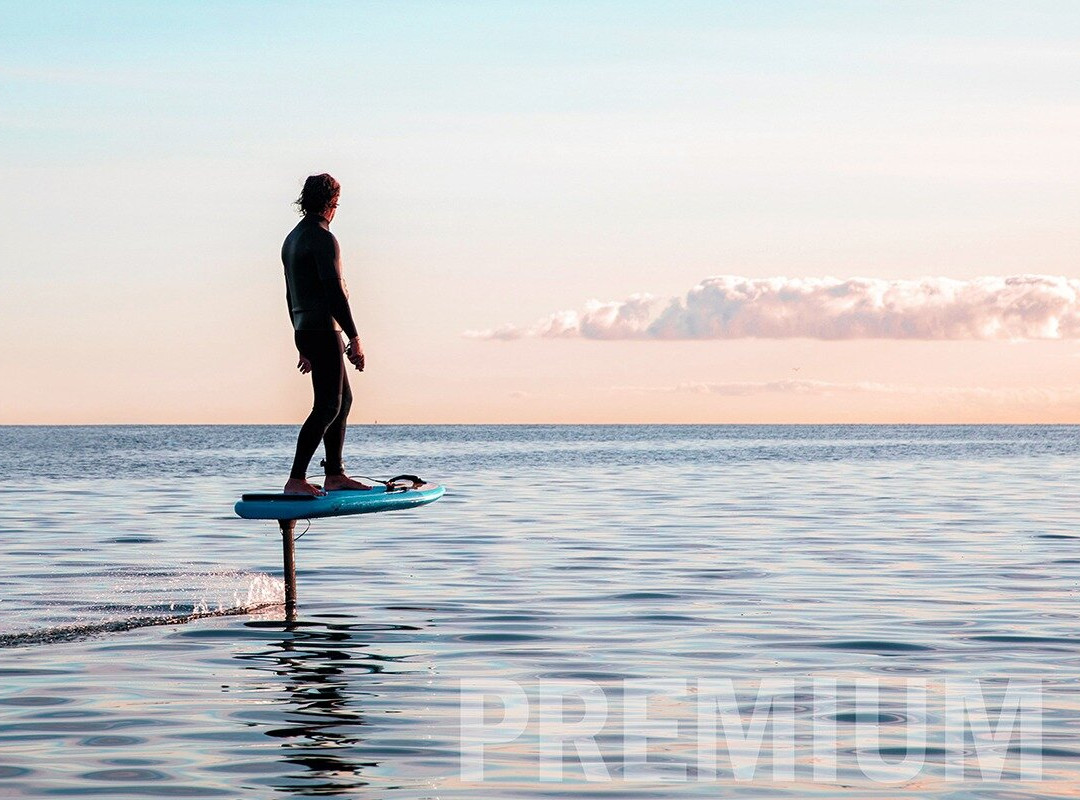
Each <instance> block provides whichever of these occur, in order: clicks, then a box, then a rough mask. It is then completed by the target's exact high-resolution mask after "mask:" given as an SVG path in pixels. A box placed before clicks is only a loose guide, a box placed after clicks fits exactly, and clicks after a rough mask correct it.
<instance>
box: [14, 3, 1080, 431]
mask: <svg viewBox="0 0 1080 800" xmlns="http://www.w3.org/2000/svg"><path fill="white" fill-rule="evenodd" d="M3 19H4V22H3V25H2V27H0V176H2V178H3V191H2V192H0V375H2V376H3V377H2V380H3V387H4V391H3V393H2V395H0V423H82V422H85V423H95V422H106V423H114V422H115V423H121V422H222V423H225V422H227V423H243V422H251V423H261V422H295V423H299V422H300V421H301V420H302V419H303V417H304V416H305V414H306V411H307V408H308V407H309V405H310V389H309V385H308V382H307V379H306V378H305V377H303V376H301V375H299V373H297V372H296V371H295V360H296V359H295V350H294V348H293V345H292V336H291V330H290V328H289V322H288V317H287V313H286V308H285V301H284V285H283V278H282V270H281V264H280V259H279V250H280V246H281V240H282V239H283V237H284V236H285V234H286V233H287V232H288V231H289V229H290V228H291V227H292V226H293V225H294V224H295V220H296V214H295V212H294V211H293V209H292V207H291V205H290V203H291V201H292V200H293V199H295V197H296V194H297V192H298V190H299V187H300V184H301V182H302V180H303V178H304V177H305V176H306V175H308V174H311V173H314V172H323V171H328V172H331V173H332V174H334V175H335V176H336V177H337V178H338V179H339V180H340V181H341V183H342V184H343V187H344V188H343V194H342V197H341V204H340V208H339V209H338V217H337V219H335V221H334V223H333V226H332V230H333V231H334V232H335V233H336V235H337V236H338V238H339V240H340V243H341V247H342V253H343V258H344V265H345V271H346V275H347V277H348V282H349V286H350V289H351V291H352V298H353V308H354V313H355V316H356V318H357V320H358V322H359V327H360V331H361V335H362V337H363V339H364V341H365V346H366V350H367V354H368V369H367V371H366V372H365V373H364V374H363V375H357V374H355V373H353V387H354V392H355V394H356V398H357V399H356V402H355V405H354V408H353V415H352V420H353V421H354V422H357V423H364V422H372V421H375V420H378V421H379V422H382V423H397V422H987V421H1016V422H1044V421H1061V422H1080V341H1078V338H1080V148H1078V147H1077V142H1080V57H1078V53H1080V3H1076V2H1074V0H1027V1H1026V2H1023V3H1021V2H1015V1H1013V0H1009V1H1008V2H1004V1H1003V2H996V1H995V0H945V1H944V2H943V1H942V0H927V1H926V2H920V0H906V1H905V2H867V0H849V1H848V2H834V1H832V0H805V1H798V2H796V1H792V2H785V1H784V0H756V1H755V2H745V0H740V1H739V2H724V1H723V0H702V1H701V2H693V1H691V0H663V1H662V2H661V1H659V0H657V1H656V2H638V1H635V0H618V1H617V2H616V1H613V2H596V1H594V0H543V1H541V0H534V1H533V2H515V1H514V0H498V1H497V2H493V1H492V0H454V1H453V2H450V1H449V0H446V1H441V2H423V1H422V0H411V1H410V2H382V1H380V2H308V3H303V4H299V3H285V2H267V0H258V1H257V2H206V3H198V2H184V3H161V2H153V1H144V2H135V1H132V2H93V3H88V2H69V3H60V2H37V1H36V0H35V2H33V3H13V2H6V3H4V6H3Z"/></svg>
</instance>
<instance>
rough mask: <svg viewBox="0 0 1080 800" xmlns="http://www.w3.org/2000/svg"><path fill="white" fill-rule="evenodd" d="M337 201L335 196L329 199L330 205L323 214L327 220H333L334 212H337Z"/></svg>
mask: <svg viewBox="0 0 1080 800" xmlns="http://www.w3.org/2000/svg"><path fill="white" fill-rule="evenodd" d="M337 201H338V199H337V198H336V197H335V198H334V199H333V200H331V201H330V205H329V206H328V207H327V209H326V213H325V214H323V216H324V217H326V221H327V222H330V221H331V220H333V219H334V214H336V213H337Z"/></svg>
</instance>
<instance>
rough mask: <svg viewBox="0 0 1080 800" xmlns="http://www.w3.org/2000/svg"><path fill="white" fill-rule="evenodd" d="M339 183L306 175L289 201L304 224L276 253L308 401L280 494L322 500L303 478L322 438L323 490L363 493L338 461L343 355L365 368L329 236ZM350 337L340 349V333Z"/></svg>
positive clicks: (345, 398) (345, 394) (346, 396)
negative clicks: (306, 381)
mask: <svg viewBox="0 0 1080 800" xmlns="http://www.w3.org/2000/svg"><path fill="white" fill-rule="evenodd" d="M340 194H341V184H339V183H338V182H337V181H336V180H334V179H333V178H332V177H331V176H330V175H326V174H322V175H312V176H311V177H309V178H308V179H307V180H306V181H304V188H303V190H302V191H301V192H300V199H298V200H297V201H296V205H297V206H299V208H300V211H301V213H302V214H303V215H304V218H303V219H302V220H300V222H299V224H298V225H297V226H296V227H295V228H293V229H292V232H291V233H290V234H289V235H288V236H287V237H286V238H285V244H283V245H282V247H281V260H282V263H284V265H285V297H286V300H287V301H288V304H289V315H290V316H291V317H292V324H293V330H294V331H295V334H294V336H295V340H296V349H297V350H298V351H299V352H300V360H299V362H298V363H297V365H296V366H297V367H298V368H299V370H300V372H302V373H304V374H307V373H309V372H310V373H311V386H312V389H313V390H314V394H315V401H314V403H313V404H312V406H311V413H310V414H309V415H308V418H307V420H305V421H304V425H303V427H302V428H300V435H299V436H298V437H297V439H296V456H295V457H294V458H293V464H292V471H291V472H290V473H289V480H288V482H287V483H286V484H285V493H286V494H310V495H321V494H323V493H324V492H323V491H322V490H320V489H319V488H318V487H317V486H315V485H313V484H311V483H309V482H308V480H307V468H308V464H309V463H311V457H312V456H313V455H314V454H315V450H316V449H317V448H318V446H319V441H320V440H322V442H323V445H324V446H325V447H326V460H325V461H323V462H322V464H323V467H325V470H326V480H325V482H324V483H323V486H324V487H325V489H326V491H334V490H336V489H370V488H371V487H370V486H365V485H364V484H362V483H360V482H359V481H354V480H353V479H352V478H350V477H348V476H347V475H346V474H345V467H344V465H343V464H342V461H341V450H342V445H343V444H344V443H345V421H346V419H347V418H348V416H349V408H350V407H351V406H352V391H351V390H350V388H349V378H348V376H347V375H346V373H345V364H344V363H343V361H342V358H341V357H342V354H344V355H345V357H346V358H348V359H349V362H350V363H351V364H352V365H353V366H354V367H356V369H357V370H359V371H361V372H363V370H364V349H363V347H362V346H361V345H360V337H359V336H358V335H357V333H356V325H355V323H353V318H352V312H351V310H350V309H349V293H348V290H347V289H346V288H345V281H344V279H343V278H342V275H341V248H339V247H338V242H337V239H336V238H335V237H334V234H332V233H330V221H331V220H333V218H334V213H335V212H336V211H337V206H338V197H339V196H340ZM342 331H344V332H345V335H346V336H348V337H349V344H348V346H347V347H345V348H342V344H341V332H342Z"/></svg>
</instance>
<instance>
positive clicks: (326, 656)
mask: <svg viewBox="0 0 1080 800" xmlns="http://www.w3.org/2000/svg"><path fill="white" fill-rule="evenodd" d="M247 625H248V626H249V627H253V628H260V629H263V630H266V631H267V632H269V631H271V630H280V631H281V632H282V634H283V638H281V639H280V640H277V641H273V642H270V643H269V644H268V646H267V647H265V648H263V649H259V650H257V651H254V652H249V653H238V654H237V655H236V658H238V659H240V660H241V661H245V662H250V663H248V664H246V665H245V668H246V669H251V670H255V671H256V672H260V673H267V674H269V675H272V676H274V678H276V679H277V681H275V682H274V683H275V684H280V689H278V690H277V691H275V693H274V694H275V695H276V698H277V700H278V707H279V708H280V710H281V715H282V718H281V722H280V725H276V726H273V727H269V728H268V729H267V730H265V731H264V733H265V734H266V735H267V736H270V737H272V738H274V739H277V740H280V746H281V749H282V757H281V759H280V761H281V763H282V764H284V765H287V767H288V768H289V771H288V772H287V773H286V774H284V775H281V776H279V777H278V778H276V779H275V781H274V783H273V786H274V788H276V789H278V790H279V791H281V792H283V793H291V794H297V795H334V794H348V793H350V792H351V791H353V790H356V789H360V788H362V787H365V786H368V785H369V782H368V781H366V780H364V778H363V773H364V770H365V769H368V768H374V767H378V766H379V764H378V761H374V760H371V759H366V760H365V759H364V758H363V757H362V745H363V733H364V731H363V726H364V724H365V720H364V714H363V712H362V710H361V708H360V700H359V699H358V696H361V695H362V694H363V693H364V683H365V681H366V680H367V679H368V676H370V675H375V674H378V673H380V672H382V671H383V668H384V663H383V662H385V661H391V660H393V659H389V658H387V657H385V656H379V655H378V654H377V653H372V652H350V651H365V650H367V649H368V648H370V644H369V643H367V642H357V641H355V640H354V639H353V637H352V636H351V631H350V627H351V626H350V625H349V624H346V623H341V622H338V623H332V624H326V623H319V622H312V621H303V622H284V623H278V622H249V623H247ZM360 627H361V629H362V630H370V629H371V626H360ZM388 629H389V630H400V631H409V630H416V628H414V627H412V626H408V625H397V626H389V628H388Z"/></svg>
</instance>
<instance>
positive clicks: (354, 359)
mask: <svg viewBox="0 0 1080 800" xmlns="http://www.w3.org/2000/svg"><path fill="white" fill-rule="evenodd" d="M345 357H346V358H347V359H349V363H350V364H352V365H353V366H354V367H356V369H357V371H359V372H363V371H364V347H363V345H361V344H360V337H359V336H354V337H353V338H351V339H349V344H348V346H347V347H346V348H345Z"/></svg>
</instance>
